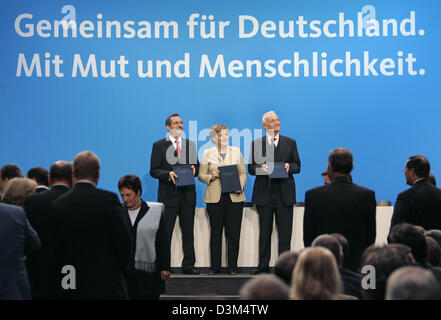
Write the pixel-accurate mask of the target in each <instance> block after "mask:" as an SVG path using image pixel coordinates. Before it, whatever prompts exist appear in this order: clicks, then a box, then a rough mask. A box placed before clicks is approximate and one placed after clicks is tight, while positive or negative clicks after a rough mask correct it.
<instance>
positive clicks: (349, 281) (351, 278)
mask: <svg viewBox="0 0 441 320" xmlns="http://www.w3.org/2000/svg"><path fill="white" fill-rule="evenodd" d="M311 247H313V248H314V247H324V248H326V249H329V250H330V251H331V252H332V254H333V255H334V257H335V262H336V263H337V266H338V269H339V273H340V277H341V280H342V282H343V293H344V294H346V295H351V296H354V297H357V298H358V299H361V275H360V274H359V273H356V272H353V271H351V270H348V269H345V268H343V260H344V254H343V249H342V247H341V245H340V243H339V241H338V240H337V238H335V237H334V236H332V235H328V234H323V235H321V236H318V237H317V238H315V239H314V241H313V242H312V244H311Z"/></svg>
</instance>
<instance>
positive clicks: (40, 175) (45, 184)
mask: <svg viewBox="0 0 441 320" xmlns="http://www.w3.org/2000/svg"><path fill="white" fill-rule="evenodd" d="M26 177H27V178H28V179H31V180H34V181H35V182H36V183H37V184H38V185H37V187H36V188H35V192H37V193H38V192H42V191H46V190H48V189H49V172H47V170H46V169H45V168H43V167H34V168H31V169H29V171H28V173H27V174H26Z"/></svg>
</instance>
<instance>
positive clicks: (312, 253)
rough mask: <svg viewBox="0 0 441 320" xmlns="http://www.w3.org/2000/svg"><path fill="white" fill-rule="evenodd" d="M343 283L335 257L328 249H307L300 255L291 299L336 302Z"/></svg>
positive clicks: (293, 279) (293, 277) (294, 273)
mask: <svg viewBox="0 0 441 320" xmlns="http://www.w3.org/2000/svg"><path fill="white" fill-rule="evenodd" d="M341 291H342V282H341V279H340V274H339V272H338V267H337V263H336V262H335V257H334V256H333V254H332V253H331V251H329V250H328V249H326V248H323V247H315V248H306V249H305V250H303V251H302V252H301V253H300V256H299V260H298V261H297V263H296V266H295V268H294V272H293V276H292V285H291V299H293V300H334V299H338V298H339V294H340V293H341Z"/></svg>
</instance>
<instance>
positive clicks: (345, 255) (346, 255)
mask: <svg viewBox="0 0 441 320" xmlns="http://www.w3.org/2000/svg"><path fill="white" fill-rule="evenodd" d="M331 236H334V237H335V238H336V239H337V240H338V242H339V243H340V245H341V248H342V250H343V266H345V263H346V261H348V258H349V242H348V239H346V237H345V236H344V235H342V234H341V233H331Z"/></svg>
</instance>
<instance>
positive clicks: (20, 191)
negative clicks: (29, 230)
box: [2, 178, 37, 207]
mask: <svg viewBox="0 0 441 320" xmlns="http://www.w3.org/2000/svg"><path fill="white" fill-rule="evenodd" d="M36 187H37V183H36V182H35V181H33V180H31V179H26V178H14V179H11V180H9V181H8V183H7V184H6V186H5V189H4V190H3V193H2V202H3V203H8V204H13V205H16V206H19V207H23V203H24V201H25V199H26V197H27V196H28V195H30V194H33V193H35V188H36Z"/></svg>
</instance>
